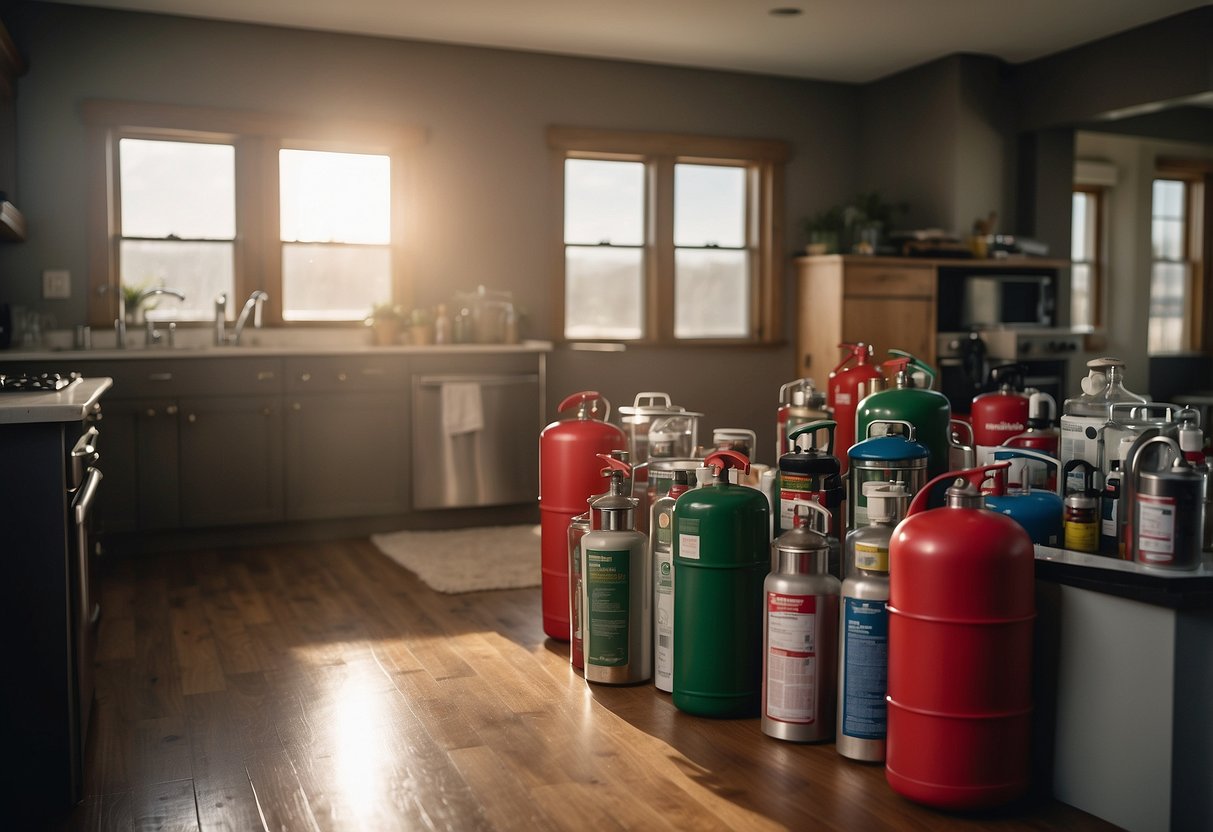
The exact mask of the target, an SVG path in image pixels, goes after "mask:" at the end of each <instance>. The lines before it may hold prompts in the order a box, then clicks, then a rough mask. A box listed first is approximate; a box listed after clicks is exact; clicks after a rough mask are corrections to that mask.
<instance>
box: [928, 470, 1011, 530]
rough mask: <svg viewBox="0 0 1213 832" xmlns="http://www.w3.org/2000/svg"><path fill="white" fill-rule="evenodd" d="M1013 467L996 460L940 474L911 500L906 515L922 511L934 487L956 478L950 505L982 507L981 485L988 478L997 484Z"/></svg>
mask: <svg viewBox="0 0 1213 832" xmlns="http://www.w3.org/2000/svg"><path fill="white" fill-rule="evenodd" d="M1010 467H1011V463H1010V462H1007V461H1006V460H1003V461H1002V462H995V463H993V464H992V465H982V466H981V467H979V468H966V469H965V470H963V471H949V472H947V473H946V474H940V475H939V476H938V477H936V478H935V479H933V480H931V481H930V482H928V483H927V484H926V485H924V486H923V487H922V490H920V491H919V492H918V493H917V494H915V495H914V499H913V500H912V501H911V502H910V508H909V510H908V511H907V512H906V517H909V516H911V515H913V514H917V513H918V512H920V511H924V510H926V507H927V500H929V499H930V495H931V491H932V489H933V488H934V487H935V486H936V485H938V484H939V483H941V482H944V481H945V480H949V479H951V480H955V482H954V483H953V485H952V486H951V487H950V488H949V489H948V492H947V493H948V505H956V504H957V503H959V504H960V505H961V507H966V508H967V507H972V508H981V505H982V498H981V485H982V483H984V482H985V481H986V480H987V479H990V478H993V479H994V482H995V485H996V486H997V484H998V483H999V481H1000V479H1001V478H1002V477H1005V476H1006V471H1007V469H1008V468H1010ZM954 497H955V498H956V503H953V498H954ZM968 502H973V503H974V504H973V505H972V506H969V505H967V503H968Z"/></svg>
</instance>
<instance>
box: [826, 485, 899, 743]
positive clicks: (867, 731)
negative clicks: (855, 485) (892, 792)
mask: <svg viewBox="0 0 1213 832" xmlns="http://www.w3.org/2000/svg"><path fill="white" fill-rule="evenodd" d="M863 492H864V496H865V497H866V498H867V501H868V510H867V521H868V525H866V526H863V527H861V528H858V529H854V530H853V531H851V532H850V533H848V534H847V542H846V569H847V575H846V580H845V581H843V582H842V610H841V613H842V620H841V622H840V624H841V639H840V649H839V657H838V731H837V736H836V738H835V748H837V750H838V753H839V754H841V755H842V756H844V757H848V758H850V759H852V760H859V761H861V762H868V763H878V762H881V761H882V760H884V752H885V734H886V729H887V725H888V709H887V708H886V706H885V695H886V693H887V692H888V672H889V613H888V609H887V606H888V602H889V540H890V539H891V538H892V537H893V528H894V526H896V525H897V523H898V521H899V520H901V518H902V516H903V515H904V514H905V511H906V504H907V503H908V502H909V499H910V496H911V495H910V491H909V489H908V488H906V485H905V483H901V482H866V483H864V486H863Z"/></svg>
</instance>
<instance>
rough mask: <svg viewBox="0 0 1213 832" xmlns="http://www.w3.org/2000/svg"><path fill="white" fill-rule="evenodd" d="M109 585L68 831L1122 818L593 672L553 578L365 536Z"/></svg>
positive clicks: (193, 564) (146, 563)
mask: <svg viewBox="0 0 1213 832" xmlns="http://www.w3.org/2000/svg"><path fill="white" fill-rule="evenodd" d="M102 603H103V609H104V613H105V614H104V618H103V623H102V627H101V632H100V644H99V651H98V656H97V665H98V666H97V678H98V682H97V700H96V707H95V710H94V714H95V716H94V724H93V726H92V729H91V736H90V738H89V746H88V751H87V777H86V780H87V782H86V794H87V796H86V798H85V800H84V802H83V803H82V804H81V805H80V806H79V807H77V808H76V810H75V811H74V812H72V814H71V815H70V817H68V818H67V819H66V820H64V821H63V822H62V823H61V824H60V826H61V827H62V828H65V829H72V830H85V829H87V830H94V829H99V830H109V829H124V830H125V829H139V830H143V829H165V830H196V829H223V830H237V832H241V831H242V830H259V829H268V830H291V831H292V832H293V830H337V829H340V830H387V829H448V830H480V829H501V830H526V831H527V832H538V830H552V829H594V830H608V829H645V830H649V829H701V830H725V829H754V830H767V829H772V830H773V829H795V830H804V829H839V830H875V829H922V830H928V829H929V830H960V829H992V830H1016V829H1033V830H1042V829H1046V830H1047V829H1058V830H1061V829H1065V830H1081V829H1107V828H1112V827H1109V826H1107V825H1106V824H1104V823H1102V822H1101V821H1098V820H1096V819H1094V818H1091V817H1090V816H1089V815H1085V814H1083V813H1082V812H1079V811H1077V810H1074V809H1071V808H1069V807H1066V806H1063V805H1061V804H1059V803H1056V802H1053V801H1048V800H1027V801H1025V802H1024V803H1022V804H1021V805H1018V806H1016V807H1014V808H1013V809H1011V810H1005V811H1002V812H999V813H994V814H981V815H955V814H945V813H940V812H935V811H931V810H928V809H924V808H921V807H918V806H916V805H914V804H911V803H909V802H907V801H905V800H903V799H901V798H900V797H898V796H897V795H895V794H894V793H893V792H892V791H891V790H890V789H889V788H888V786H887V785H886V784H885V782H884V774H883V770H882V769H881V768H880V767H879V766H875V767H873V766H862V765H857V764H852V763H849V762H847V761H844V760H843V759H841V758H840V757H838V755H837V754H836V753H835V751H834V748H833V746H832V745H830V744H826V745H819V746H798V745H792V744H789V743H782V742H778V741H776V740H772V739H770V738H768V737H765V736H764V735H763V734H762V733H761V731H760V729H759V725H758V720H757V719H747V720H727V721H718V720H706V719H699V718H695V717H690V716H687V715H685V714H682V713H680V712H678V711H677V710H676V709H675V708H674V707H673V705H672V703H671V701H670V698H669V696H667V695H665V694H660V693H658V692H656V690H655V689H654V688H653V687H652V686H651V685H641V686H638V687H632V688H603V687H598V686H594V687H590V686H587V685H586V683H585V682H584V681H583V680H582V679H581V677H579V676H578V675H577V674H576V673H575V672H573V671H572V670H571V669H570V668H569V664H568V660H567V658H566V654H565V650H566V649H567V645H564V644H558V643H555V642H549V641H546V640H545V638H544V636H543V633H542V629H541V626H540V616H539V590H538V589H529V590H512V591H501V592H486V593H475V594H469V595H454V596H450V595H440V594H438V593H435V592H433V591H432V590H430V589H428V588H427V587H425V586H424V585H423V584H421V583H420V582H419V581H418V580H417V579H416V578H414V577H413V576H412V574H410V573H409V572H407V571H405V570H403V569H401V568H400V567H398V566H397V565H395V564H394V563H393V562H391V561H389V560H388V559H387V558H385V557H383V556H382V555H380V554H379V553H378V552H377V551H375V549H374V548H373V547H372V546H371V545H370V543H369V542H367V541H364V540H355V541H344V542H338V543H326V544H316V545H308V546H298V545H295V546H289V547H275V548H258V549H243V550H230V551H222V552H203V553H192V554H173V555H165V556H155V557H143V558H138V559H133V560H128V561H125V562H122V563H120V564H118V565H117V566H116V567H115V568H114V570H113V574H111V575H108V576H107V578H106V580H105V581H104V582H103V586H102Z"/></svg>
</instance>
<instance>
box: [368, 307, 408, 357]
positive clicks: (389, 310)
mask: <svg viewBox="0 0 1213 832" xmlns="http://www.w3.org/2000/svg"><path fill="white" fill-rule="evenodd" d="M404 321H405V315H404V310H403V309H402V308H401V307H400V306H397V305H395V304H392V303H377V304H375V305H374V306H372V307H371V314H370V315H368V316H367V319H366V322H367V325H368V326H369V327H370V328H371V338H372V340H373V341H374V343H375V346H377V347H393V346H395V345H397V344H399V343H400V328H401V326H403V325H404Z"/></svg>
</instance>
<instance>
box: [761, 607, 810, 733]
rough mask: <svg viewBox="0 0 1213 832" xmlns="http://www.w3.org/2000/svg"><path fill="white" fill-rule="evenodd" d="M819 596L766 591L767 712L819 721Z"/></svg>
mask: <svg viewBox="0 0 1213 832" xmlns="http://www.w3.org/2000/svg"><path fill="white" fill-rule="evenodd" d="M816 635H817V596H815V595H784V594H783V593H780V592H768V593H767V661H766V681H767V702H766V715H767V716H768V717H769V718H770V719H775V720H778V721H780V722H795V723H798V724H801V725H809V724H812V723H814V722H816V721H817V718H816V710H817V690H816V679H817V645H816V643H815V639H816Z"/></svg>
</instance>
